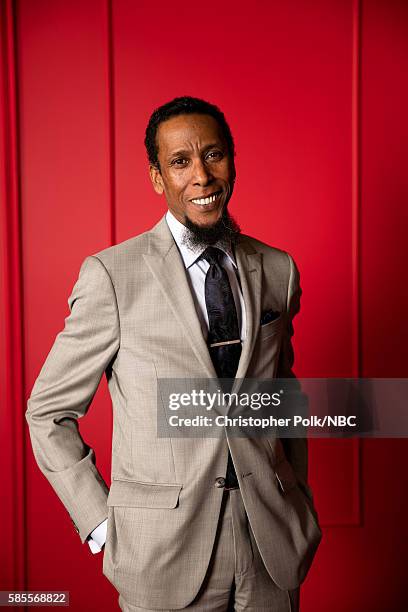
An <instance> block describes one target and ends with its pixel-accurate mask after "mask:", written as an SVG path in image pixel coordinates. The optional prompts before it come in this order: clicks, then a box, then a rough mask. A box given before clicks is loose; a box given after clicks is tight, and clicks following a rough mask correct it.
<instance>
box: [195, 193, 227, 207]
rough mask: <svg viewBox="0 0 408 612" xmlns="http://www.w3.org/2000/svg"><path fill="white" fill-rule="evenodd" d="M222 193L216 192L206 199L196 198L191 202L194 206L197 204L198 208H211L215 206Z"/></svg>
mask: <svg viewBox="0 0 408 612" xmlns="http://www.w3.org/2000/svg"><path fill="white" fill-rule="evenodd" d="M221 193H222V191H215V192H214V193H212V194H211V195H209V196H206V197H205V198H194V199H193V200H190V201H191V202H192V203H193V204H197V205H198V206H211V204H214V202H215V201H216V199H217V198H218V196H220V195H221Z"/></svg>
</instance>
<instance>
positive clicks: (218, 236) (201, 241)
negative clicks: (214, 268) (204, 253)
mask: <svg viewBox="0 0 408 612" xmlns="http://www.w3.org/2000/svg"><path fill="white" fill-rule="evenodd" d="M184 225H185V226H186V228H187V231H186V232H184V236H183V239H182V242H183V244H186V245H187V246H189V247H191V248H192V249H201V248H205V247H207V246H210V245H214V244H215V243H217V242H218V243H219V244H220V246H223V247H225V248H228V247H232V246H233V245H234V244H236V242H237V241H238V238H239V235H240V233H241V228H240V227H239V225H238V223H237V222H236V221H235V219H234V218H233V217H232V216H231V215H230V214H229V212H228V209H227V207H225V208H224V210H223V211H222V215H221V217H220V218H219V219H218V221H216V222H215V223H214V224H213V225H199V224H197V223H194V221H191V219H189V217H187V215H186V216H185V220H184Z"/></svg>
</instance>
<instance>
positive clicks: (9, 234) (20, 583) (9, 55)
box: [0, 0, 27, 590]
mask: <svg viewBox="0 0 408 612" xmlns="http://www.w3.org/2000/svg"><path fill="white" fill-rule="evenodd" d="M0 8H1V15H0V16H1V39H2V42H1V51H2V62H1V68H0V69H1V70H2V73H3V74H2V85H3V86H2V92H1V93H2V98H3V99H2V118H1V122H2V126H1V127H2V132H3V142H4V157H5V159H4V166H3V168H4V169H3V170H2V172H3V181H2V182H3V186H2V196H3V198H4V201H3V202H2V207H4V226H3V236H2V242H3V256H4V279H3V283H4V285H3V286H4V290H5V292H6V293H5V336H6V337H5V353H6V354H5V366H6V369H7V375H6V376H7V378H6V391H5V397H6V410H5V411H4V418H5V419H6V426H7V433H8V434H9V435H10V441H11V446H10V448H11V457H10V465H11V469H12V472H13V473H12V478H11V483H12V490H11V491H10V495H11V501H12V504H13V508H12V510H13V512H12V520H13V524H12V525H2V529H3V530H4V531H3V533H4V532H5V533H4V537H5V538H6V537H7V538H11V539H12V540H11V544H12V546H11V548H10V551H11V557H12V558H11V559H7V562H8V563H10V562H11V563H12V567H13V585H10V588H13V589H16V590H24V589H25V588H26V576H27V568H26V565H25V560H26V557H27V555H26V541H27V538H26V520H25V484H26V483H25V452H24V451H25V414H24V413H25V404H24V336H23V285H22V253H21V249H22V240H21V210H20V178H19V145H18V142H19V121H18V88H17V82H16V81H17V76H16V67H17V60H16V53H17V52H16V14H15V2H13V0H1V7H0ZM6 530H9V531H8V532H7V531H6Z"/></svg>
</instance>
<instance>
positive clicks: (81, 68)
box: [17, 0, 117, 610]
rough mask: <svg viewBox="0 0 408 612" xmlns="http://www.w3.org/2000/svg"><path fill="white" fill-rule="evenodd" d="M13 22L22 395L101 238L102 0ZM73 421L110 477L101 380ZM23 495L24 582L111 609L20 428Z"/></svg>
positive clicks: (41, 8) (24, 3) (105, 232)
mask: <svg viewBox="0 0 408 612" xmlns="http://www.w3.org/2000/svg"><path fill="white" fill-rule="evenodd" d="M17 17H18V19H17V27H18V40H19V49H18V52H19V53H18V55H19V65H18V77H19V93H20V117H21V181H22V182H21V186H22V238H23V263H24V311H25V340H26V349H27V350H26V372H27V380H26V394H27V395H28V394H29V392H30V389H31V387H32V384H33V383H34V380H35V378H36V376H37V375H38V372H39V369H40V367H41V366H42V363H43V361H44V359H45V357H46V355H47V354H48V352H49V350H50V348H51V345H52V342H53V341H54V339H55V335H56V334H57V333H58V331H60V330H61V329H62V327H63V325H64V318H65V317H66V316H67V315H68V312H69V311H68V306H67V298H68V296H69V294H70V292H71V289H72V286H73V284H74V282H75V280H76V278H77V275H78V271H79V267H80V263H81V262H82V260H83V259H84V258H85V256H86V255H89V254H91V253H93V252H95V251H97V250H99V249H102V248H104V247H106V246H109V243H110V239H111V224H110V220H111V208H110V192H111V186H110V133H109V125H110V122H109V89H108V83H109V78H108V66H109V61H108V60H109V57H108V43H109V41H108V31H109V28H108V12H107V4H106V3H105V2H100V0H89V1H87V2H81V1H80V0H74V1H71V2H65V1H63V0H53V1H52V2H50V1H48V0H38V1H36V2H31V1H30V0H21V1H20V2H19V3H18V15H17ZM80 428H81V434H82V436H83V437H84V439H85V440H86V441H87V442H89V444H90V445H91V446H92V447H93V448H95V451H96V457H97V464H98V467H99V469H100V470H101V472H102V474H103V475H104V476H105V478H106V480H107V482H108V484H109V475H110V434H111V419H110V403H109V401H108V399H107V390H106V385H105V381H104V383H103V385H102V387H101V388H100V390H98V393H97V396H96V398H95V401H94V403H93V404H92V407H91V410H90V413H89V414H88V416H87V417H86V419H85V420H84V422H81V423H80ZM27 501H28V504H27V531H28V549H27V562H28V587H29V588H30V589H47V590H51V589H64V590H69V591H70V597H71V608H72V609H73V610H89V609H91V608H95V609H100V610H102V609H106V608H104V606H105V605H106V602H107V601H109V598H111V600H110V607H112V608H114V607H115V605H116V601H117V595H116V593H115V591H114V589H113V588H112V587H111V585H110V584H109V583H108V581H106V580H104V579H103V578H102V577H101V576H102V574H101V571H102V555H96V556H93V555H92V554H91V552H90V550H89V548H88V546H83V545H82V544H81V542H80V540H79V538H78V536H77V534H76V533H75V532H74V530H73V526H72V523H71V521H70V519H69V516H68V515H67V513H66V511H65V509H64V508H63V506H62V504H61V503H60V501H59V500H58V498H57V497H56V496H55V494H54V492H53V491H52V489H51V487H50V485H49V484H48V482H47V481H46V480H45V478H44V477H43V476H42V474H41V473H40V472H39V470H38V468H37V466H36V464H35V462H34V460H33V457H32V451H31V445H30V443H29V439H28V432H27ZM96 585H97V588H96Z"/></svg>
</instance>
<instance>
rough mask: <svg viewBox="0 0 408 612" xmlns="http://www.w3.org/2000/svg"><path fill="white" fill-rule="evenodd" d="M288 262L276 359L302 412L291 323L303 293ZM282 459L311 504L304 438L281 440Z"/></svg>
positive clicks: (294, 268)
mask: <svg viewBox="0 0 408 612" xmlns="http://www.w3.org/2000/svg"><path fill="white" fill-rule="evenodd" d="M287 256H288V258H289V270H290V272H289V281H288V294H287V305H286V328H285V331H284V335H283V338H282V347H281V352H280V355H279V363H278V371H277V374H276V376H277V377H278V378H286V379H291V381H290V389H291V393H293V394H294V395H295V396H296V398H295V404H294V405H298V406H299V407H301V408H302V411H303V410H304V406H305V404H306V406H307V401H308V400H307V396H306V395H305V394H304V393H303V392H302V391H301V386H300V383H299V382H298V380H297V378H296V376H295V374H294V372H293V364H294V360H295V359H294V352H293V346H292V336H293V334H294V329H293V319H294V317H295V316H296V315H297V314H298V312H299V310H300V298H301V295H302V289H301V287H300V274H299V270H298V268H297V266H296V264H295V262H294V261H293V259H292V257H291V256H290V255H289V254H288V253H287ZM281 442H282V445H283V448H284V451H285V455H286V457H287V459H288V461H289V462H290V464H291V465H292V467H293V470H294V472H295V474H296V477H297V479H298V481H299V483H300V485H301V486H302V487H303V489H304V491H305V493H306V494H307V495H308V496H309V497H310V499H311V500H313V495H312V491H311V489H310V487H309V486H308V484H307V482H308V443H307V438H282V439H281Z"/></svg>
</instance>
